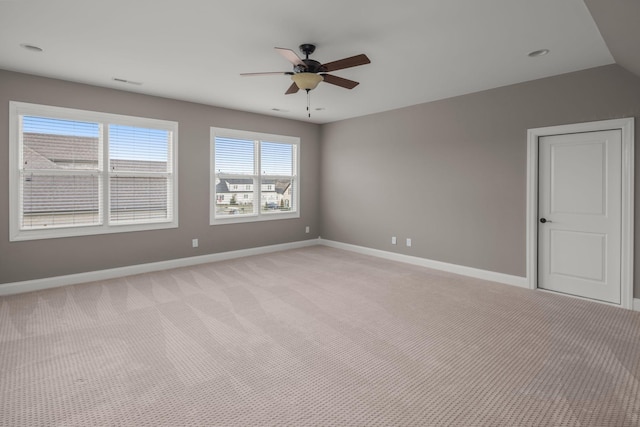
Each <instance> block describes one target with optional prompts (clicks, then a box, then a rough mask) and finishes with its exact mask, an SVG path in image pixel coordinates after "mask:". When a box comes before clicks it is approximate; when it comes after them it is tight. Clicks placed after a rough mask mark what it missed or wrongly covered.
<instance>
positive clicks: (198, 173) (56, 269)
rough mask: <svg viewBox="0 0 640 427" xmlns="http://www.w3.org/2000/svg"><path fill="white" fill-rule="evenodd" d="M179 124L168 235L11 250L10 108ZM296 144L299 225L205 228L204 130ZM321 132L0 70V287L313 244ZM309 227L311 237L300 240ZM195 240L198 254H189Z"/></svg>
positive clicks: (62, 241)
mask: <svg viewBox="0 0 640 427" xmlns="http://www.w3.org/2000/svg"><path fill="white" fill-rule="evenodd" d="M10 100H13V101H22V102H32V103H38V104H47V105H55V106H60V107H69V108H78V109H85V110H92V111H100V112H107V113H115V114H125V115H132V116H142V117H150V118H156V119H165V120H173V121H177V122H178V123H179V153H178V161H179V164H178V171H179V181H178V183H179V197H180V199H179V209H180V210H179V220H180V227H179V228H177V229H170V230H158V231H144V232H135V233H115V234H106V235H99V236H84V237H73V238H59V239H48V240H32V241H25V242H9V191H8V189H9V163H8V162H9V160H8V159H9V130H8V129H9V101H10ZM210 126H217V127H225V128H234V129H243V130H249V131H256V132H266V133H274V134H281V135H292V136H299V137H300V138H301V151H300V154H301V167H300V169H301V179H300V182H301V217H300V218H299V219H291V220H281V221H267V222H260V223H250V224H237V225H218V226H210V225H208V224H209V127H210ZM319 132H320V131H319V126H318V125H315V124H310V123H304V122H300V121H293V120H284V119H279V118H274V117H269V116H263V115H258V114H250V113H244V112H239V111H232V110H227V109H223V108H215V107H209V106H204V105H199V104H193V103H188V102H181V101H175V100H170V99H165V98H157V97H151V96H145V95H140V94H134V93H129V92H123V91H117V90H111V89H105V88H98V87H94V86H87V85H82V84H76V83H70V82H64V81H60V80H53V79H47V78H40V77H34V76H29V75H25V74H19V73H13V72H8V71H2V70H0V284H1V283H9V282H16V281H22V280H29V279H37V278H43V277H51V276H59V275H66V274H72V273H80V272H85V271H94V270H102V269H107V268H114V267H121V266H127V265H134V264H141V263H148V262H155V261H163V260H169V259H175V258H183V257H190V256H196V255H203V254H211V253H216V252H224V251H231V250H236V249H244V248H251V247H258V246H265V245H273V244H278V243H286V242H294V241H300V240H305V239H310V238H313V237H317V236H318V231H319V205H318V202H319V184H320V175H319V172H320V166H319V162H318V159H319V157H320V141H319ZM306 225H309V226H310V227H311V233H310V234H305V232H304V228H305V226H306ZM192 238H198V239H199V243H200V246H199V248H197V249H194V248H192V247H191V239H192Z"/></svg>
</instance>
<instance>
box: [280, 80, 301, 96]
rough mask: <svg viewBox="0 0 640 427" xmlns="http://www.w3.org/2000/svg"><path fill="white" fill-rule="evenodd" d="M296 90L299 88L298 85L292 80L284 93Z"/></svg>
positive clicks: (289, 93)
mask: <svg viewBox="0 0 640 427" xmlns="http://www.w3.org/2000/svg"><path fill="white" fill-rule="evenodd" d="M298 90H299V89H298V85H297V84H296V82H293V84H292V85H291V86H289V89H287V91H286V92H285V93H284V94H285V95H291V94H292V93H296V92H297V91H298Z"/></svg>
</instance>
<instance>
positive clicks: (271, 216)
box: [209, 127, 300, 225]
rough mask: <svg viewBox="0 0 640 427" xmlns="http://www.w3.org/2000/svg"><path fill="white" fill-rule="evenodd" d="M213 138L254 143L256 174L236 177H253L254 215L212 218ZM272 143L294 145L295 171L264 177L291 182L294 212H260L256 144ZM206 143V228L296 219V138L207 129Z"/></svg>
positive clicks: (298, 171)
mask: <svg viewBox="0 0 640 427" xmlns="http://www.w3.org/2000/svg"><path fill="white" fill-rule="evenodd" d="M216 137H220V138H232V139H243V140H251V141H253V142H254V156H255V158H254V162H255V163H256V165H255V168H256V171H257V172H258V173H257V174H256V175H238V176H237V177H238V178H253V179H254V180H255V181H254V185H253V195H254V196H253V200H254V203H256V201H257V207H256V212H255V213H253V214H243V215H228V216H227V215H225V216H216V196H217V194H216V173H215V171H216V167H215V166H216V165H215V159H216V151H215V145H216ZM261 141H265V142H274V143H284V144H292V145H295V147H296V150H295V159H294V162H295V170H294V171H293V175H292V176H282V177H280V176H273V175H267V176H268V177H269V178H276V179H277V178H283V179H293V181H294V194H293V197H294V199H293V200H294V203H293V204H294V209H295V210H292V211H287V212H280V211H276V212H261V200H262V198H261V193H262V173H261V172H260V171H261V170H262V169H261V167H260V161H261V159H260V152H261V150H260V142H261ZM210 144H211V152H210V155H209V159H210V174H209V175H210V181H209V200H210V202H209V224H210V225H221V224H237V223H243V222H258V221H271V220H281V219H293V218H300V138H298V137H294V136H285V135H274V134H268V133H261V132H250V131H243V130H236V129H225V128H217V127H212V128H211V136H210Z"/></svg>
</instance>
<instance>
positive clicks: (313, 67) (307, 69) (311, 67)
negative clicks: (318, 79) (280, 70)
mask: <svg viewBox="0 0 640 427" xmlns="http://www.w3.org/2000/svg"><path fill="white" fill-rule="evenodd" d="M302 62H304V66H303V65H294V66H293V72H294V73H320V72H323V71H326V69H323V66H322V64H321V63H319V62H318V61H314V60H313V59H303V60H302Z"/></svg>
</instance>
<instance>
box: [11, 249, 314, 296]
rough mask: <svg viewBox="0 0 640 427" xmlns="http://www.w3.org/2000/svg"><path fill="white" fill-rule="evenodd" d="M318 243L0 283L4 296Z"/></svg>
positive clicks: (244, 250) (222, 253)
mask: <svg viewBox="0 0 640 427" xmlns="http://www.w3.org/2000/svg"><path fill="white" fill-rule="evenodd" d="M317 244H318V239H310V240H302V241H299V242H291V243H282V244H278V245H270V246H262V247H258V248H249V249H240V250H237V251H229V252H221V253H217V254H209V255H200V256H194V257H188V258H178V259H172V260H167V261H159V262H152V263H148V264H138V265H130V266H126V267H118V268H110V269H107V270H98V271H88V272H86V273H76V274H69V275H66V276H56V277H46V278H43V279H34V280H25V281H22V282H12V283H4V284H0V296H4V295H13V294H20V293H24V292H32V291H39V290H41V289H48V288H57V287H59V286H66V285H75V284H78V283H86V282H95V281H97V280H108V279H115V278H118V277H124V276H131V275H134V274H142V273H151V272H154V271H161V270H168V269H170V268H179V267H189V266H191V265H197V264H205V263H208V262H217V261H225V260H229V259H234V258H241V257H246V256H252V255H260V254H266V253H270V252H278V251H285V250H289V249H298V248H304V247H307V246H315V245H317Z"/></svg>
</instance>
